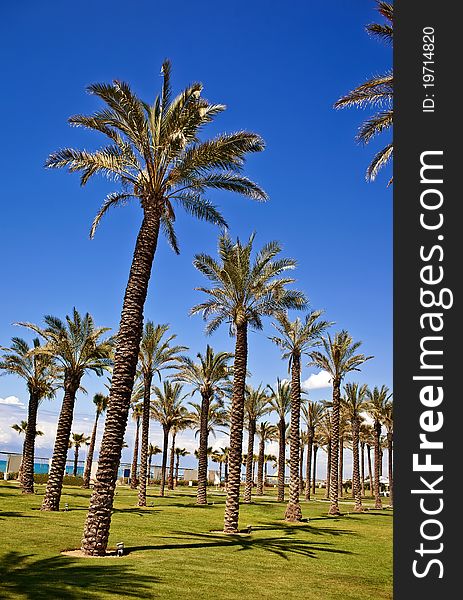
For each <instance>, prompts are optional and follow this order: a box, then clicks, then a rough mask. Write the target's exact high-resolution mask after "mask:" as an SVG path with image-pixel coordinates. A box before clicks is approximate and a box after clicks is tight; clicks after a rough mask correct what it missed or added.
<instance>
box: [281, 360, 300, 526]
mask: <svg viewBox="0 0 463 600" xmlns="http://www.w3.org/2000/svg"><path fill="white" fill-rule="evenodd" d="M300 419H301V357H300V356H299V355H298V354H294V355H293V360H292V364H291V440H290V444H289V474H290V480H289V502H288V505H287V507H286V512H285V520H286V521H300V520H301V519H302V510H301V505H300V504H299V436H300Z"/></svg>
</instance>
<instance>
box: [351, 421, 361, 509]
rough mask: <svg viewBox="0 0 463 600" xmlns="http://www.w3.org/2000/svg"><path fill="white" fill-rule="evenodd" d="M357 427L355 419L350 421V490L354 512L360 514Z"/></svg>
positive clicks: (358, 425)
mask: <svg viewBox="0 0 463 600" xmlns="http://www.w3.org/2000/svg"><path fill="white" fill-rule="evenodd" d="M359 427H360V423H359V422H358V420H357V419H354V420H353V421H352V455H353V457H352V461H353V464H352V489H353V491H354V497H355V506H354V512H362V511H363V506H362V490H361V486H360V464H359V462H360V461H359Z"/></svg>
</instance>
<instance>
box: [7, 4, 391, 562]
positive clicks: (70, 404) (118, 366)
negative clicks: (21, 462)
mask: <svg viewBox="0 0 463 600" xmlns="http://www.w3.org/2000/svg"><path fill="white" fill-rule="evenodd" d="M383 4H384V3H380V5H381V6H382V5H383ZM386 9H387V10H386ZM382 14H384V15H385V16H386V17H387V18H389V17H390V18H391V19H392V9H390V10H389V9H388V6H386V7H385V8H384V7H383V12H382ZM374 33H377V32H376V31H374ZM390 33H391V35H392V30H391V32H390ZM380 35H383V34H382V33H380ZM170 72H171V65H170V62H169V61H167V60H166V61H164V63H163V65H162V74H163V84H162V89H161V91H160V93H159V95H158V96H157V97H156V98H155V100H154V102H153V103H149V102H145V101H143V100H141V99H140V98H139V97H138V96H137V95H136V94H135V93H134V92H133V91H132V89H131V88H130V86H129V85H128V84H127V83H125V82H122V81H114V82H113V83H111V84H93V85H90V86H89V88H88V91H89V92H90V94H92V95H94V96H96V97H97V98H98V99H100V100H101V101H102V102H103V108H102V109H98V110H97V111H96V112H95V113H93V114H92V115H90V116H87V115H76V116H73V117H71V118H70V123H71V125H73V126H77V127H84V128H86V129H90V130H92V131H94V132H97V133H98V134H102V135H103V136H105V137H106V139H107V140H108V142H109V143H108V144H107V145H106V146H103V147H102V148H100V149H99V150H96V151H94V152H89V151H85V150H76V149H73V148H65V149H61V150H59V151H57V152H54V153H52V154H51V155H50V156H49V158H48V160H47V163H46V166H47V167H49V168H63V167H67V168H68V170H69V171H70V172H80V173H81V184H82V185H85V184H86V183H87V182H88V181H89V180H90V179H91V178H92V177H93V176H94V175H103V176H106V177H108V178H109V180H111V181H113V182H116V183H117V184H118V189H116V190H115V191H114V192H112V193H110V194H109V195H108V196H107V197H106V199H105V200H104V202H103V205H102V207H101V209H100V211H99V212H98V213H97V215H96V217H95V219H94V221H93V224H92V227H91V237H93V235H94V234H95V231H96V229H97V227H98V225H99V224H100V222H101V220H102V218H103V216H105V215H106V213H107V212H108V211H109V209H110V208H113V207H117V206H122V205H124V204H127V203H129V202H134V201H135V202H137V203H138V205H139V206H140V208H141V210H142V223H141V226H140V229H139V231H138V235H137V240H136V244H135V249H134V254H133V259H132V264H131V268H130V273H129V277H128V282H127V286H126V289H125V295H124V300H123V305H122V311H121V318H120V323H119V329H118V332H117V335H116V336H115V339H113V340H111V339H109V338H108V339H102V336H103V335H104V333H105V331H106V330H105V329H101V328H100V329H98V328H95V327H94V325H93V321H92V320H91V317H90V316H89V315H86V316H85V317H84V319H83V321H85V323H86V326H87V330H88V331H87V333H88V335H85V336H84V337H83V338H82V339H81V340H80V342H81V344H80V346H79V340H78V339H75V342H76V344H77V345H78V347H79V350H78V352H77V353H76V354H73V355H71V354H70V353H68V352H67V351H66V345H67V343H68V340H69V336H71V338H72V337H73V336H74V332H73V330H74V329H75V330H76V331H77V330H80V327H81V325H82V319H81V317H80V315H78V313H77V312H76V311H75V312H74V315H73V317H71V318H68V320H67V328H66V325H65V324H64V323H62V322H61V321H60V320H58V319H55V318H54V317H46V318H45V327H44V328H38V327H37V326H34V325H32V324H27V326H28V327H30V328H31V329H32V330H33V331H36V332H37V333H38V335H39V336H40V338H42V339H43V340H44V341H45V344H44V347H43V348H42V349H40V348H35V349H33V350H32V351H29V349H26V348H23V349H22V350H21V351H22V352H23V357H24V358H25V360H27V361H29V364H28V366H27V373H26V375H27V376H28V377H30V378H31V379H33V378H34V376H35V375H39V379H40V381H43V382H46V385H45V388H40V389H38V388H37V387H34V388H33V394H34V398H33V402H31V403H30V405H31V406H30V409H29V416H28V420H30V423H31V427H30V431H29V432H28V433H27V434H26V438H27V444H28V453H27V454H28V456H29V457H30V456H31V455H32V453H33V451H32V450H31V448H30V446H31V444H32V445H33V441H34V440H35V430H34V426H33V425H32V424H33V423H35V422H36V414H34V410H35V413H36V410H37V407H38V403H39V402H40V400H41V399H42V398H44V397H46V396H51V395H53V394H54V392H55V389H54V388H53V384H51V383H50V381H56V377H55V376H53V375H52V372H53V371H54V370H58V372H59V377H60V381H61V382H62V383H61V385H62V386H63V388H64V398H63V403H62V408H61V412H60V416H59V420H58V433H57V437H56V442H55V448H54V452H53V459H52V466H51V470H50V477H49V481H48V485H47V490H46V493H45V498H44V504H43V506H42V508H43V509H44V510H57V509H58V505H59V498H60V495H61V486H62V476H61V474H62V472H63V471H64V464H65V456H66V450H67V444H68V441H69V435H70V431H71V423H72V414H73V408H74V402H75V396H76V393H77V391H78V389H79V387H80V382H81V379H82V376H83V374H84V372H86V371H88V370H91V371H94V372H95V373H97V374H102V372H103V371H104V370H105V369H106V368H107V367H108V366H109V363H110V361H111V359H110V353H111V351H112V350H113V349H114V355H113V358H112V377H111V386H110V391H109V400H108V407H107V415H106V421H105V429H104V433H103V439H102V444H101V450H100V455H99V461H98V471H97V474H96V482H95V485H94V488H93V492H92V497H91V500H90V507H89V511H88V514H87V519H86V522H85V527H84V533H83V539H82V549H83V551H84V553H86V554H88V555H104V554H105V552H106V547H107V544H108V537H109V532H110V524H111V513H112V507H113V502H114V493H115V484H116V479H117V471H118V466H119V463H120V458H121V452H122V448H123V444H124V434H125V430H126V426H127V420H128V416H129V410H130V406H131V401H132V393H133V389H134V384H135V381H136V379H137V369H138V368H139V360H140V346H141V341H142V337H143V324H144V316H143V311H144V305H145V301H146V297H147V291H148V284H149V281H150V277H151V272H152V265H153V260H154V256H155V253H156V249H157V245H158V238H159V233H160V232H162V233H163V234H164V235H165V236H166V238H167V241H168V243H169V244H170V246H171V247H172V249H173V250H174V251H175V252H176V253H178V252H179V241H178V239H177V236H176V232H175V228H174V225H175V216H176V215H175V209H176V208H177V207H179V206H180V207H182V208H183V209H184V210H185V211H186V212H187V213H188V214H190V215H191V216H194V217H196V218H199V219H202V220H205V221H208V222H210V223H213V224H215V225H218V226H219V227H221V228H225V227H226V226H227V224H226V221H225V219H224V218H223V216H222V215H221V213H220V211H219V210H218V208H217V207H216V206H215V205H214V204H212V203H211V202H210V201H209V200H208V198H207V197H206V194H207V193H208V192H210V191H211V190H226V191H230V192H233V193H238V194H241V195H243V196H245V197H248V198H251V199H254V200H257V201H266V200H267V194H266V193H265V191H264V190H263V189H262V188H261V187H260V186H259V185H258V184H256V183H255V182H253V181H251V180H250V179H249V178H247V177H245V176H244V175H243V174H242V173H241V171H242V169H243V166H244V161H245V158H246V156H247V155H248V154H249V153H257V152H261V151H262V150H263V149H264V141H263V140H262V138H261V137H260V136H259V135H257V134H255V133H252V132H247V131H238V132H235V133H230V134H219V135H216V136H215V137H214V138H212V139H206V140H201V139H200V133H201V131H202V129H203V128H204V126H205V125H207V124H208V123H210V122H211V121H213V120H214V118H215V117H216V116H217V115H218V114H220V113H221V112H223V111H224V110H225V106H224V105H222V104H213V103H210V102H209V101H207V100H205V99H204V98H203V97H202V96H201V93H202V89H203V86H202V84H200V83H193V84H191V85H189V86H188V87H186V88H185V89H184V90H183V91H182V92H181V93H180V94H179V95H177V96H176V97H172V90H171V84H170ZM388 86H389V82H386V84H385V89H384V90H383V89H382V88H381V86H379V88H378V91H379V93H380V94H382V93H383V92H384V94H385V95H386V97H389V96H388V94H389V87H388ZM367 87H368V86H367ZM370 87H371V86H370ZM373 87H374V86H373ZM369 89H370V88H368V89H367V90H366V92H365V94H364V96H365V97H366V101H370V102H373V103H374V102H375V97H374V94H373V95H372V93H370V91H369ZM391 94H392V92H391ZM388 119H389V120H388ZM388 123H392V115H390V117H389V116H386V117H385V118H383V119H381V120H380V122H379V123H378V124H375V123H372V127H371V128H372V130H373V131H379V130H381V128H384V127H386V126H388ZM391 154H392V147H391V149H390V150H387V151H386V152H385V153H383V155H381V156H380V157H379V159H376V162H375V165H376V167H375V166H373V169H372V171H371V175H372V176H374V173H375V169H377V168H378V167H379V166H380V165H381V164H384V163H385V161H386V160H387V158H388V157H389V156H390V155H391ZM253 242H254V236H251V238H250V239H249V240H248V242H247V243H244V244H243V243H241V241H240V240H237V241H236V242H234V241H232V240H231V238H230V237H229V236H228V234H223V235H221V236H220V238H219V259H218V261H216V260H214V259H213V258H212V257H210V256H207V255H204V254H199V255H197V256H196V257H195V260H194V265H195V267H196V268H197V269H198V270H199V271H200V272H201V273H202V274H203V275H204V276H205V277H206V279H208V280H209V282H210V284H211V287H209V288H199V289H200V290H202V292H204V293H205V294H206V295H207V298H208V299H207V300H205V301H204V302H203V303H201V304H199V305H198V306H196V307H194V309H193V310H192V313H193V314H196V313H201V314H202V315H203V317H204V319H205V320H206V321H207V331H208V332H209V333H212V332H213V331H215V330H216V329H217V328H218V327H219V326H220V325H221V324H222V323H227V325H228V327H229V331H230V333H231V335H233V336H234V337H235V348H234V353H233V377H232V379H231V410H230V451H229V459H228V486H227V499H226V509H225V515H224V532H225V533H236V531H238V517H239V491H240V471H241V456H242V443H243V426H244V413H245V411H244V401H245V392H246V375H247V357H248V330H249V328H251V329H262V327H263V323H262V320H263V318H264V317H274V318H275V319H276V320H277V322H278V323H279V326H281V331H279V336H278V339H279V340H280V343H281V346H282V348H283V351H284V353H285V355H286V357H287V359H288V360H289V366H290V369H291V384H290V394H291V437H290V440H291V441H290V471H291V485H290V502H289V504H288V507H287V510H286V518H287V519H289V520H294V519H295V520H297V519H300V518H301V509H300V504H299V486H300V482H299V472H298V466H299V454H300V447H299V426H300V396H301V385H300V372H301V358H302V356H303V355H304V354H307V355H308V356H309V359H310V364H312V365H316V366H318V367H321V368H323V369H325V370H327V371H328V372H329V373H330V375H331V377H332V383H333V401H332V421H333V422H332V428H333V441H332V450H331V452H332V456H331V463H330V464H331V478H332V485H331V486H330V501H331V506H330V514H338V512H339V508H338V502H337V500H338V498H337V490H338V458H339V418H340V404H341V394H340V387H341V382H342V380H343V378H344V377H345V376H346V375H347V374H348V373H349V372H351V371H353V370H358V369H359V367H360V365H361V364H362V363H364V362H365V361H366V360H368V358H370V357H367V356H364V355H363V354H360V353H357V350H358V347H359V343H358V342H354V341H353V340H352V338H351V337H350V335H349V334H348V333H347V332H346V331H341V332H338V333H336V334H335V335H334V336H333V337H330V335H326V336H324V337H323V341H322V344H323V349H324V353H322V352H319V351H316V350H314V349H313V346H314V345H315V341H316V340H319V337H320V335H321V334H322V333H324V331H325V330H326V328H327V327H328V323H322V322H320V321H319V316H320V315H318V316H317V315H314V314H313V313H311V314H310V315H309V317H307V318H306V319H305V321H301V320H296V321H292V322H291V321H290V320H289V317H288V316H287V311H289V310H293V309H295V310H304V309H305V308H306V306H307V301H306V298H305V295H304V294H303V293H302V292H299V291H294V290H291V289H289V288H288V286H289V285H290V284H292V283H293V282H294V280H293V279H292V278H290V277H288V276H287V271H288V270H290V269H293V268H294V267H295V261H294V260H292V259H289V258H281V257H279V254H280V250H281V248H280V245H279V244H278V243H277V242H271V243H269V244H267V245H265V246H264V247H263V248H262V249H261V250H260V251H259V252H257V254H256V255H255V256H254V258H252V254H253ZM317 327H318V332H317V333H316V334H315V333H314V334H312V329H313V328H315V329H316V328H317ZM306 329H308V330H309V333H307V335H308V340H307V341H304V339H305V338H304V336H305V335H306V334H305V333H304V332H305V331H306ZM312 335H313V337H312ZM35 344H38V346H40V342H39V341H38V339H37V340H35V341H34V345H35ZM52 348H53V349H52ZM11 354H12V353H11V352H10V355H11ZM13 354H14V352H13ZM39 357H40V358H39ZM45 357H48V360H49V362H48V363H47V362H46V358H45ZM5 360H7V362H8V358H6V359H5V358H4V361H5ZM11 360H12V359H11ZM13 362H14V361H13ZM37 362H39V363H40V365H37V364H36V363H37ZM10 363H11V361H10ZM13 367H14V366H13ZM14 368H16V367H14ZM18 369H19V370H21V369H22V366H21V367H18ZM47 374H49V375H50V377H48V376H47ZM150 388H151V382H150V381H149V374H148V375H146V376H145V375H144V376H143V402H144V408H143V411H144V415H145V425H144V429H143V425H142V451H143V452H145V450H143V448H145V449H146V448H147V439H146V427H147V425H146V423H147V422H148V418H147V415H148V407H149V404H148V402H149V400H148V390H150ZM30 395H32V393H31V390H30ZM206 396H207V392H206ZM207 397H210V396H207ZM202 398H203V399H204V396H202ZM206 403H207V401H206ZM200 437H201V436H200ZM200 447H204V440H202V441H201V439H200ZM28 460H30V458H29V459H28ZM145 464H146V454H143V456H142V461H141V467H142V472H141V473H140V490H139V502H141V503H143V501H144V493H145V491H144V490H145V489H146V472H144V471H143V470H144V469H145V467H144V465H145ZM26 468H27V472H28V475H27V478H28V480H29V483H28V485H29V489H32V485H33V480H32V476H31V474H32V470H31V469H32V468H33V465H32V466H31V465H30V464H29V465H25V469H26ZM203 470H204V463H202V465H201V471H203Z"/></svg>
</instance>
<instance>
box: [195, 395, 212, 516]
mask: <svg viewBox="0 0 463 600" xmlns="http://www.w3.org/2000/svg"><path fill="white" fill-rule="evenodd" d="M210 403H211V397H210V395H208V394H201V414H200V421H199V454H198V489H197V491H196V504H207V443H208V437H209V432H208V430H207V423H208V420H209V418H208V417H209V406H210Z"/></svg>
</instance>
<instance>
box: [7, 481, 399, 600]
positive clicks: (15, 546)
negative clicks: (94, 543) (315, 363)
mask: <svg viewBox="0 0 463 600" xmlns="http://www.w3.org/2000/svg"><path fill="white" fill-rule="evenodd" d="M37 488H38V492H39V493H38V494H37V495H36V496H32V497H30V496H22V495H21V493H20V491H19V489H18V486H17V484H15V483H13V482H2V483H1V485H0V531H1V538H0V539H1V543H0V561H1V564H0V598H1V599H10V598H27V599H29V598H31V599H32V598H33V599H34V600H76V599H83V598H89V599H90V600H91V599H103V598H104V599H109V598H161V599H162V598H170V599H171V600H177V599H179V598H188V599H189V600H190V599H191V600H200V599H201V600H203V599H204V600H209V599H213V600H216V599H217V600H238V599H239V600H247V599H248V598H258V599H262V600H270V599H273V598H284V599H285V600H288V599H293V598H304V599H305V600H311V599H312V598H313V599H317V600H338V599H339V600H341V599H342V600H364V599H365V600H371V599H373V598H374V599H375V600H381V599H386V598H388V599H390V598H392V511H390V510H383V511H371V512H368V513H366V514H361V515H356V514H345V515H343V516H342V517H339V518H331V517H327V516H326V512H327V508H328V507H327V504H326V503H325V502H322V501H321V500H313V501H310V502H304V503H303V504H302V509H303V516H304V517H305V518H307V519H308V521H307V522H304V523H300V524H294V525H292V524H287V523H285V522H284V521H283V520H282V515H283V513H284V506H282V505H281V504H278V503H277V502H276V501H275V498H274V496H273V495H272V494H268V495H266V496H265V497H264V498H263V499H260V500H258V501H256V502H254V503H253V504H251V505H243V506H242V507H241V512H240V526H241V527H246V526H247V525H252V533H251V534H250V535H249V536H223V535H221V534H216V533H211V531H214V530H220V529H221V528H222V519H223V511H224V501H225V496H224V494H223V493H222V492H218V491H213V490H212V491H211V492H210V494H209V499H210V502H211V504H209V505H208V506H205V507H199V506H195V496H194V490H191V489H188V488H178V490H176V491H175V492H170V493H169V496H168V497H165V498H159V497H158V496H157V489H150V492H149V497H148V504H153V506H148V507H147V508H145V509H141V508H138V507H136V493H134V492H133V491H131V490H129V489H127V488H125V487H124V488H118V492H117V496H116V502H115V509H114V515H113V519H112V529H111V537H110V546H112V547H114V546H115V544H116V543H117V542H119V541H123V542H124V545H125V548H126V549H127V551H128V554H127V555H126V556H124V557H122V558H98V559H82V558H71V557H68V556H63V555H61V554H60V552H61V551H62V550H66V549H74V548H78V547H79V545H80V537H81V533H82V527H83V523H84V518H85V514H86V508H87V506H88V498H89V496H90V492H89V491H87V490H82V489H80V488H75V487H74V488H73V487H67V488H65V490H64V494H63V497H62V507H64V504H65V502H68V503H69V511H68V512H64V511H62V512H59V513H41V512H40V511H39V507H40V503H41V496H42V494H43V491H44V486H43V485H39V486H37ZM366 504H367V505H368V504H370V505H371V502H370V503H368V502H366ZM340 506H341V510H343V511H345V513H348V512H349V511H350V510H352V506H353V505H352V503H351V501H350V500H348V499H347V500H345V503H344V502H343V503H342V504H341V505H340Z"/></svg>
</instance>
